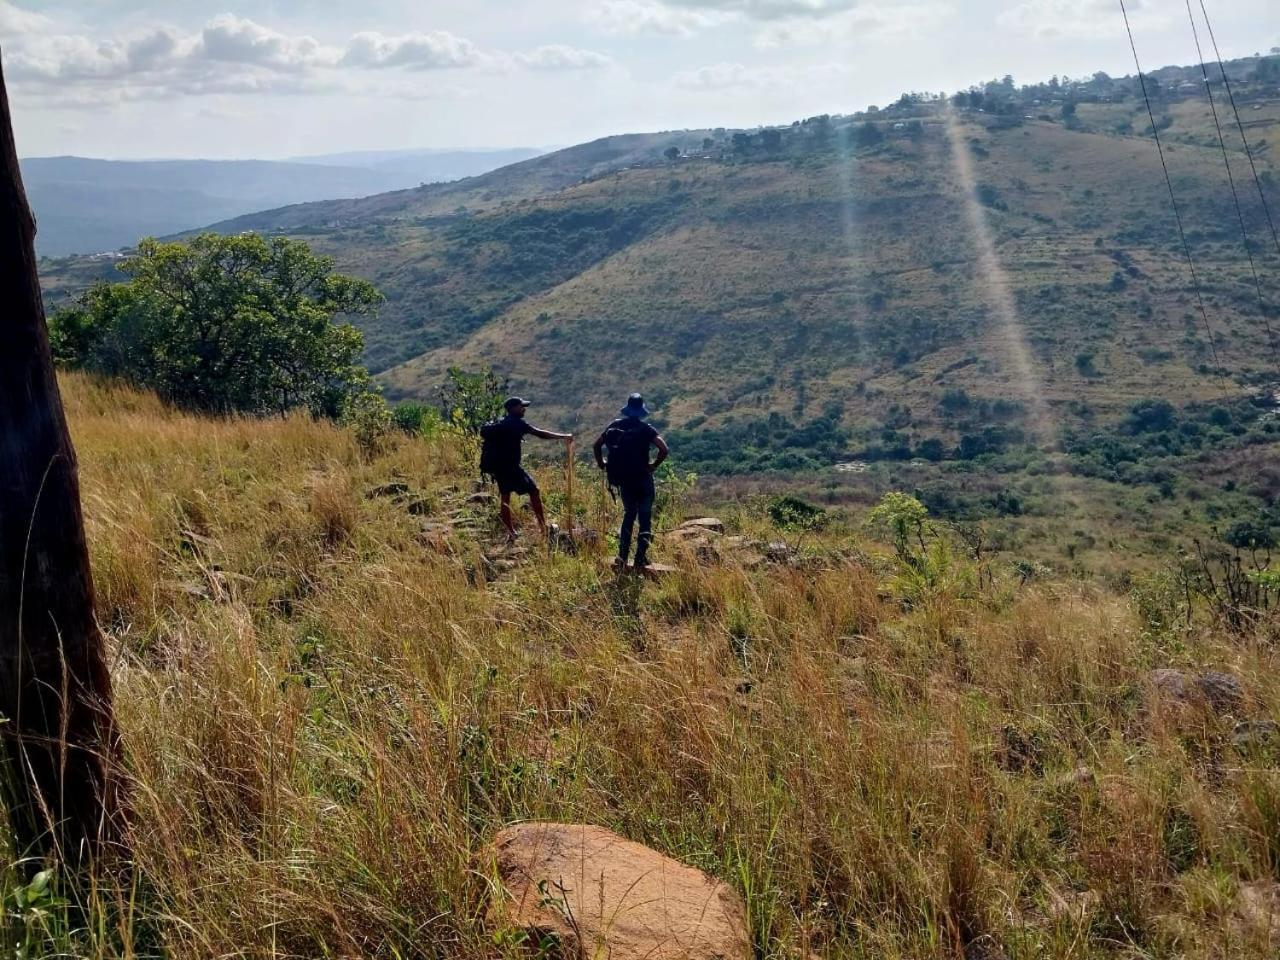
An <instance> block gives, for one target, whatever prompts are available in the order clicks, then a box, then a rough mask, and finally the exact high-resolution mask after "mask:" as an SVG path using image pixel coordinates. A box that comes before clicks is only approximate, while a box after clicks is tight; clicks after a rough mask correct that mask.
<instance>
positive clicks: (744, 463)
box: [667, 408, 849, 474]
mask: <svg viewBox="0 0 1280 960" xmlns="http://www.w3.org/2000/svg"><path fill="white" fill-rule="evenodd" d="M839 413H840V412H839V410H838V409H836V408H833V409H831V410H828V411H827V412H826V413H825V414H823V416H821V417H816V418H813V419H811V420H808V421H806V422H804V423H801V424H797V423H795V422H793V421H792V420H791V419H789V418H788V417H786V416H783V415H782V414H780V413H776V412H774V413H771V414H769V416H767V417H762V418H759V419H751V420H729V421H726V422H725V424H724V425H723V426H721V427H716V428H705V427H704V428H702V429H700V430H697V431H693V430H672V431H670V433H669V434H668V436H667V439H668V441H669V442H670V443H671V444H672V445H673V447H674V448H676V449H678V450H679V451H680V459H681V460H682V461H685V462H688V463H693V464H696V465H698V466H699V467H700V468H703V469H705V470H708V471H710V472H714V473H722V474H738V473H755V472H761V471H796V470H812V469H816V468H820V467H825V466H829V465H830V464H832V463H835V462H836V461H837V460H839V459H840V457H841V456H842V455H843V454H844V452H845V450H846V447H847V444H848V441H849V434H848V431H847V430H845V428H844V427H843V426H842V425H841V423H840V418H839Z"/></svg>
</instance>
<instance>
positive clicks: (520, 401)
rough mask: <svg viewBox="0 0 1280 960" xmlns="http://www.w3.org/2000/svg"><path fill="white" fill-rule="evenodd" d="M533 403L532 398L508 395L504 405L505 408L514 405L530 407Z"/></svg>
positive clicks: (507, 408) (508, 408)
mask: <svg viewBox="0 0 1280 960" xmlns="http://www.w3.org/2000/svg"><path fill="white" fill-rule="evenodd" d="M532 404H533V401H532V400H526V399H525V398H524V397H507V399H506V400H505V401H504V402H503V404H502V406H503V409H506V410H510V409H511V408H512V407H528V406H531V405H532Z"/></svg>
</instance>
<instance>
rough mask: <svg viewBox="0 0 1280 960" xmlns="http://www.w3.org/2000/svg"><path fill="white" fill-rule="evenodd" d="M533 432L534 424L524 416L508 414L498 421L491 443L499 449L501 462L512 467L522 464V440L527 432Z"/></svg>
mask: <svg viewBox="0 0 1280 960" xmlns="http://www.w3.org/2000/svg"><path fill="white" fill-rule="evenodd" d="M532 432H533V425H532V424H531V423H529V421H528V420H526V419H525V418H524V417H513V416H512V415H511V414H507V415H506V416H505V417H503V418H502V419H501V420H499V421H498V424H497V429H496V430H494V432H493V436H492V439H491V441H490V442H491V443H493V444H494V445H495V446H496V448H497V450H498V451H499V456H500V460H499V462H500V463H502V464H505V465H507V466H508V467H510V468H511V469H515V468H517V467H519V466H520V442H521V441H522V440H523V439H524V435H525V434H526V433H532Z"/></svg>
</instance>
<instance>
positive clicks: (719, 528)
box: [680, 517, 724, 533]
mask: <svg viewBox="0 0 1280 960" xmlns="http://www.w3.org/2000/svg"><path fill="white" fill-rule="evenodd" d="M680 526H681V527H682V528H684V529H686V530H687V529H688V528H690V527H697V528H700V529H702V530H711V531H714V532H715V533H724V521H723V520H720V519H717V518H716V517H697V518H695V519H693V520H686V521H685V522H684V523H682V524H680Z"/></svg>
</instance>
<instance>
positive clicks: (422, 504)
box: [406, 499, 431, 517]
mask: <svg viewBox="0 0 1280 960" xmlns="http://www.w3.org/2000/svg"><path fill="white" fill-rule="evenodd" d="M406 509H408V511H409V513H410V514H412V515H413V516H415V517H427V516H430V515H431V503H430V502H429V501H427V500H422V499H417V500H410V501H409V506H408V507H407V508H406Z"/></svg>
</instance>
